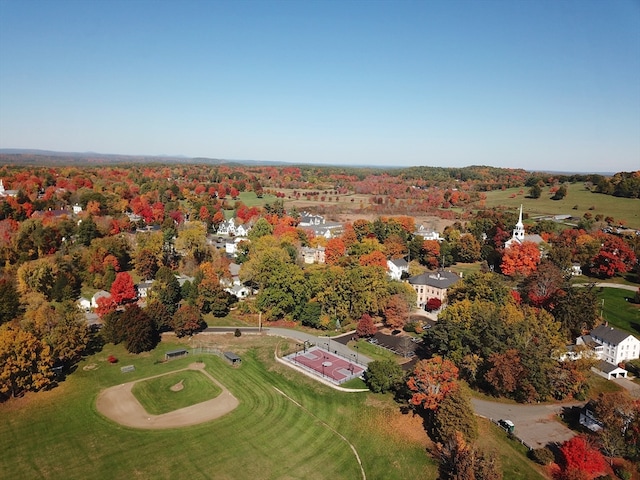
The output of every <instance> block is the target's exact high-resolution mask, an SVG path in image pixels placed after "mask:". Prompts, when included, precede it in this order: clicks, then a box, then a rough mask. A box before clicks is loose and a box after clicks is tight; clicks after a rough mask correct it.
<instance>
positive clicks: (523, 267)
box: [500, 242, 540, 277]
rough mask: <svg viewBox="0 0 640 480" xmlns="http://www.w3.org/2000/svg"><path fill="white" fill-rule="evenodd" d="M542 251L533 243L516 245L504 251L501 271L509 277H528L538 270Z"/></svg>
mask: <svg viewBox="0 0 640 480" xmlns="http://www.w3.org/2000/svg"><path fill="white" fill-rule="evenodd" d="M539 263H540V250H539V249H538V246H537V245H536V244H535V243H533V242H523V243H521V244H518V243H515V244H513V245H511V246H510V247H509V248H507V249H506V250H505V251H504V255H503V256H502V264H501V265H500V269H501V270H502V273H504V274H505V275H508V276H510V277H511V276H514V275H523V276H527V275H529V274H530V273H532V272H534V271H535V270H536V269H537V268H538V264H539Z"/></svg>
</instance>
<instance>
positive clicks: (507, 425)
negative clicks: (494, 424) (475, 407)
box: [498, 419, 516, 433]
mask: <svg viewBox="0 0 640 480" xmlns="http://www.w3.org/2000/svg"><path fill="white" fill-rule="evenodd" d="M498 425H500V426H501V427H502V428H504V429H505V431H507V432H509V433H513V431H514V430H515V428H516V426H515V425H514V424H513V422H512V421H511V420H506V419H501V420H498Z"/></svg>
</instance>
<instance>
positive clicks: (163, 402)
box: [131, 370, 222, 415]
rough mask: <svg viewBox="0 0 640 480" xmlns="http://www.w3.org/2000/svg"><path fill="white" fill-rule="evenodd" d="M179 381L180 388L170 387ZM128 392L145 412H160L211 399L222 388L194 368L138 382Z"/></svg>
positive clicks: (158, 413) (153, 413)
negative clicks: (176, 389) (173, 388)
mask: <svg viewBox="0 0 640 480" xmlns="http://www.w3.org/2000/svg"><path fill="white" fill-rule="evenodd" d="M178 384H179V385H181V386H182V388H181V389H180V390H178V391H173V390H171V388H172V387H175V386H176V385H178ZM131 392H132V393H133V395H134V396H135V397H136V398H137V399H138V401H139V402H140V404H141V405H142V406H143V407H144V409H145V410H146V411H147V413H150V414H152V415H162V414H163V413H168V412H171V411H173V410H178V409H180V408H184V407H189V406H191V405H195V404H196V403H200V402H206V401H207V400H211V399H212V398H215V397H217V396H218V395H220V393H222V389H221V388H220V387H219V386H218V385H216V384H214V383H213V382H212V381H211V380H209V379H208V378H207V377H206V376H205V375H203V374H202V373H200V372H198V371H197V370H185V371H182V372H176V373H171V374H168V375H163V376H162V377H156V378H150V379H149V380H144V381H142V382H138V383H136V384H135V385H134V386H133V388H132V389H131Z"/></svg>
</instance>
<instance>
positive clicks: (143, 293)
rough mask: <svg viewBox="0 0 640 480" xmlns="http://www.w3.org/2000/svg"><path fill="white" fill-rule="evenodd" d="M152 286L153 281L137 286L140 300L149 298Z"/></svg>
mask: <svg viewBox="0 0 640 480" xmlns="http://www.w3.org/2000/svg"><path fill="white" fill-rule="evenodd" d="M152 286H153V280H150V281H147V282H140V283H138V284H137V285H136V288H137V289H138V298H147V297H148V296H149V291H150V290H151V287H152Z"/></svg>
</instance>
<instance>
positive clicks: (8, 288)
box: [0, 277, 20, 325]
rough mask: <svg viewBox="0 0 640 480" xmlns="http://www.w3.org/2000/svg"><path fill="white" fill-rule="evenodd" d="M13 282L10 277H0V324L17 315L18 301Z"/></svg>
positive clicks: (18, 310)
mask: <svg viewBox="0 0 640 480" xmlns="http://www.w3.org/2000/svg"><path fill="white" fill-rule="evenodd" d="M18 298H19V297H18V291H17V289H16V286H15V282H14V281H13V279H11V278H10V277H3V278H0V325H2V324H3V323H7V322H9V321H11V320H13V319H14V318H16V317H17V316H18V313H19V312H20V302H19V300H18Z"/></svg>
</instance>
